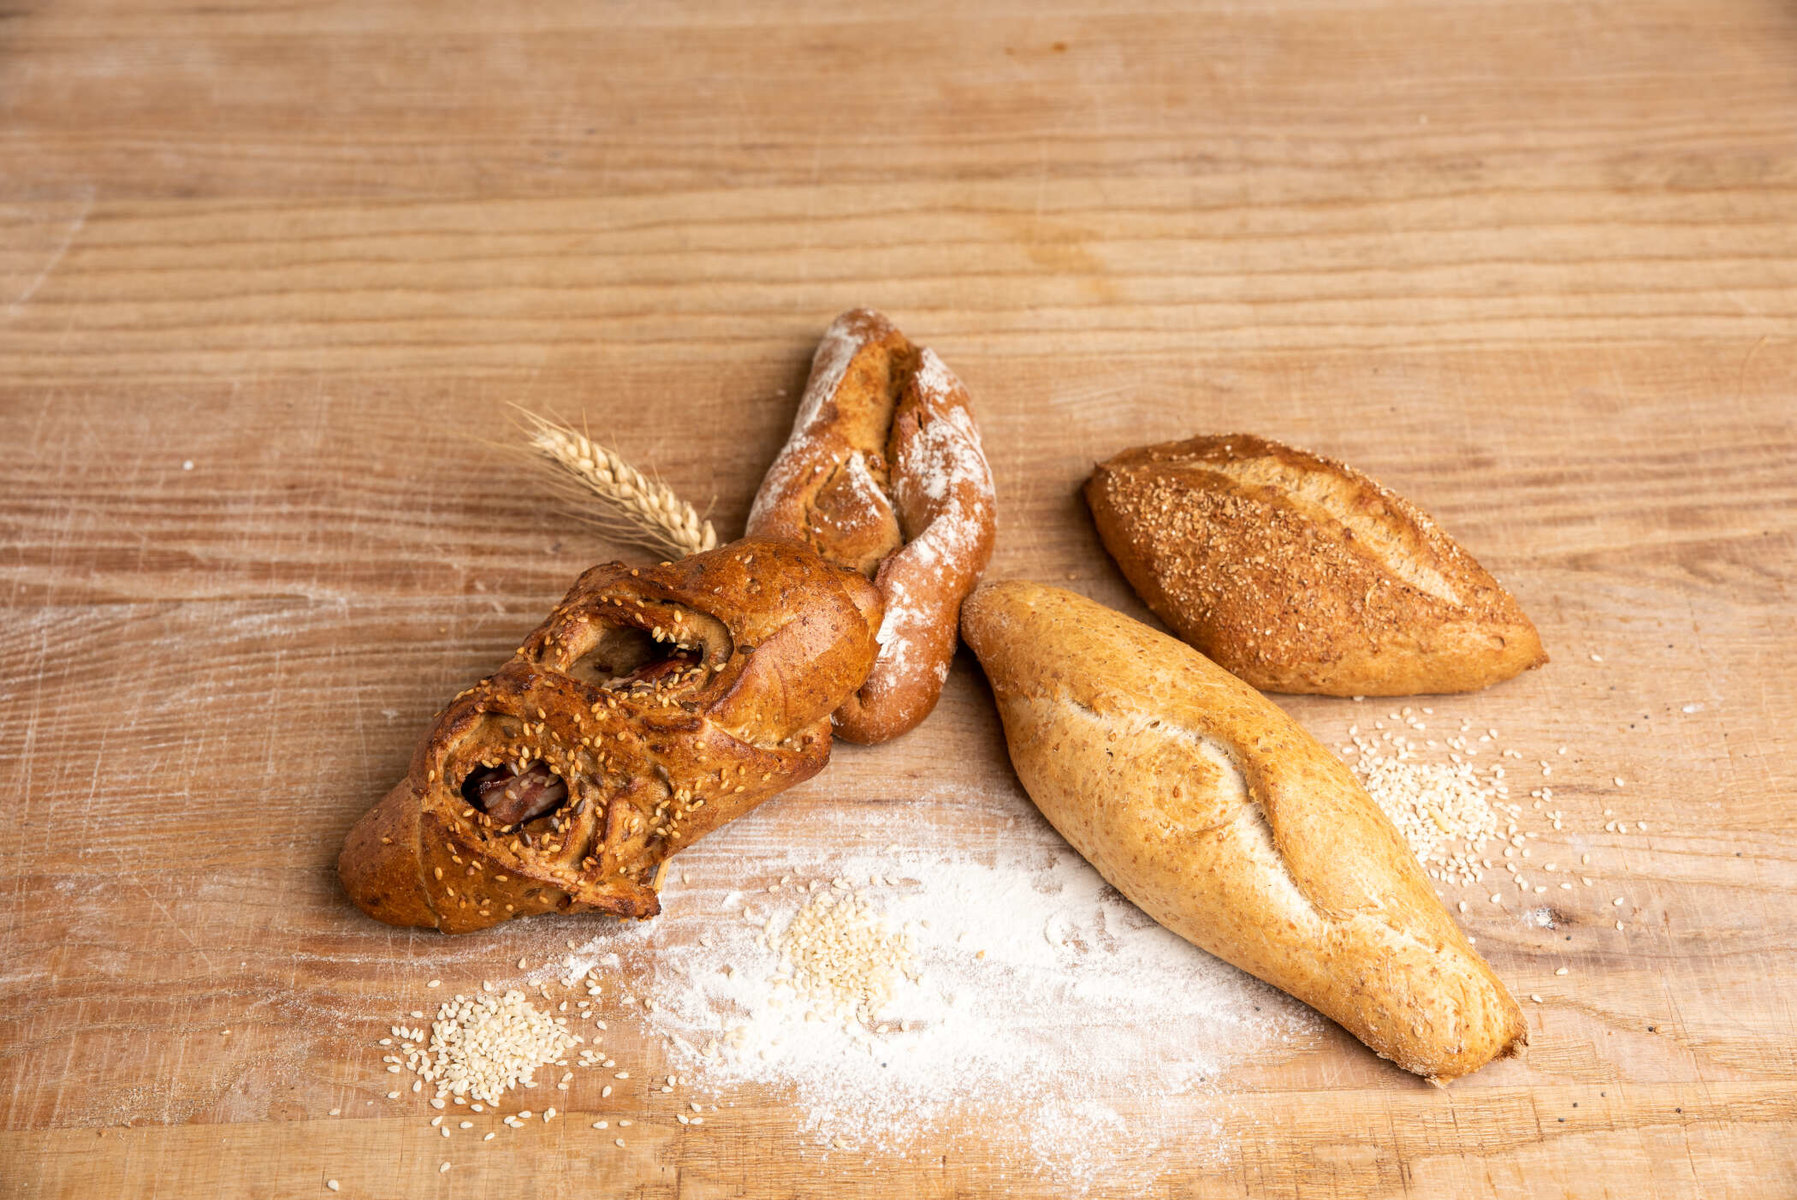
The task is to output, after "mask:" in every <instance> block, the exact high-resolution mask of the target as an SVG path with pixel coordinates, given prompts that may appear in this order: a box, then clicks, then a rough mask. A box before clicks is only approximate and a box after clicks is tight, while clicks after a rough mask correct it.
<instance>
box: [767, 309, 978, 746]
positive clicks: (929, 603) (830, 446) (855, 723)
mask: <svg viewBox="0 0 1797 1200" xmlns="http://www.w3.org/2000/svg"><path fill="white" fill-rule="evenodd" d="M997 511H998V505H997V501H996V499H995V498H994V496H993V491H992V471H991V469H990V468H989V467H988V466H987V464H986V455H985V451H984V450H983V449H982V448H981V445H980V431H979V429H978V427H977V426H975V424H974V421H973V412H972V410H971V409H970V408H969V407H968V403H967V389H966V388H965V387H963V386H962V385H961V381H960V380H959V379H957V378H956V377H955V374H954V372H952V371H950V370H949V369H948V367H947V366H945V365H944V364H943V362H942V360H941V359H940V358H938V357H936V354H935V352H934V351H932V350H928V349H925V348H922V347H918V346H914V345H912V344H911V343H910V342H909V341H907V340H906V338H905V335H904V334H902V333H900V332H899V331H898V330H897V329H896V328H895V327H894V326H893V324H892V322H891V321H889V320H887V319H886V318H885V317H884V316H882V315H881V314H880V313H877V312H874V311H873V310H871V309H865V308H858V309H854V310H852V311H850V312H845V313H843V314H842V315H841V316H839V317H837V318H836V320H834V321H833V322H831V323H830V327H829V329H827V330H825V332H824V337H823V340H822V341H821V342H820V343H819V344H818V347H817V353H816V355H815V356H814V357H813V359H812V362H811V378H810V380H809V382H808V383H807V384H806V386H805V395H804V398H803V400H801V401H800V404H799V412H798V417H797V419H796V420H795V421H794V422H793V428H792V436H791V438H790V439H789V440H788V441H787V443H786V446H785V448H784V449H782V450H781V451H780V455H779V457H778V458H776V459H775V460H774V464H773V466H771V467H770V468H768V473H767V476H766V478H765V479H763V480H762V483H761V489H760V491H759V492H758V493H757V494H756V496H755V505H754V507H753V509H751V510H750V513H749V523H748V535H749V536H750V537H759V538H787V539H790V540H792V541H796V542H803V543H804V544H805V545H807V546H810V547H811V548H812V549H814V550H816V551H817V552H818V553H819V554H821V555H823V557H824V558H825V559H826V560H828V561H829V562H833V563H836V564H837V565H838V566H843V567H848V568H850V569H851V570H855V571H859V572H860V573H861V574H863V575H864V576H866V577H868V578H869V579H872V580H873V582H874V586H875V587H877V588H878V589H879V590H880V595H881V597H882V599H883V600H884V602H885V606H886V616H885V620H884V622H883V623H882V624H881V626H880V632H879V642H880V657H879V659H878V660H877V661H876V662H875V663H874V669H873V672H872V674H870V675H869V676H868V678H867V682H866V683H865V684H864V685H863V686H862V687H861V689H860V691H858V692H856V693H855V695H853V696H851V697H850V698H849V699H848V700H847V701H846V702H845V703H844V704H843V706H842V707H841V708H840V709H838V710H837V712H836V732H837V735H838V736H840V737H842V738H844V739H846V740H848V741H851V742H869V743H871V742H884V741H888V740H890V739H892V738H895V737H897V736H899V735H900V734H902V733H905V732H907V731H909V730H911V729H913V728H915V727H916V726H917V725H918V723H919V722H921V721H922V720H923V719H924V718H925V717H927V716H929V715H930V712H931V710H932V709H934V708H935V707H936V700H937V698H938V697H939V696H940V695H941V694H942V684H943V680H944V679H946V678H947V676H948V667H949V662H950V660H951V659H952V658H953V657H954V653H955V641H956V622H957V619H958V616H959V613H960V608H961V600H962V598H963V597H965V596H966V595H967V593H968V592H969V591H971V590H972V589H973V586H974V585H975V584H976V583H978V582H979V578H980V573H981V572H982V571H984V570H985V569H986V562H987V560H988V559H989V558H991V556H992V542H993V536H994V527H995V522H996V517H997Z"/></svg>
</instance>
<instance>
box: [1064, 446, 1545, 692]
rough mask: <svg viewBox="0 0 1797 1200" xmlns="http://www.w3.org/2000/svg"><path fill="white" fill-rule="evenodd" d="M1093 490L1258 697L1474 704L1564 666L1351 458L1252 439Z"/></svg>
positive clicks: (1100, 517) (1186, 625) (1178, 622)
mask: <svg viewBox="0 0 1797 1200" xmlns="http://www.w3.org/2000/svg"><path fill="white" fill-rule="evenodd" d="M1085 494H1086V501H1087V503H1088V504H1089V506H1090V507H1091V509H1092V517H1093V520H1094V522H1095V523H1096V524H1097V526H1098V532H1099V536H1100V537H1101V538H1102V539H1103V540H1104V544H1105V548H1106V549H1108V550H1109V551H1110V552H1111V556H1112V557H1113V558H1115V559H1116V560H1117V565H1118V566H1119V567H1120V568H1122V570H1123V574H1124V575H1125V577H1127V578H1128V580H1129V582H1130V585H1131V586H1132V587H1134V588H1135V590H1136V593H1137V594H1138V595H1139V596H1141V597H1142V599H1143V601H1144V602H1146V603H1147V605H1148V607H1149V608H1151V609H1153V610H1154V612H1155V614H1156V615H1157V616H1159V617H1160V618H1161V619H1162V620H1164V621H1166V622H1167V624H1168V625H1170V626H1172V627H1173V629H1174V630H1175V631H1176V632H1177V633H1178V634H1179V635H1180V636H1181V637H1183V638H1185V639H1186V640H1187V641H1188V642H1190V643H1192V645H1194V646H1196V647H1197V648H1198V649H1199V650H1201V651H1203V652H1204V653H1205V654H1207V655H1209V656H1210V657H1211V658H1212V659H1214V660H1215V661H1216V662H1218V663H1220V664H1221V665H1222V666H1224V667H1226V668H1228V669H1229V670H1230V671H1233V672H1234V673H1235V674H1237V675H1239V676H1240V677H1241V678H1243V679H1245V680H1247V681H1248V682H1249V683H1251V684H1253V685H1254V686H1255V687H1258V688H1263V689H1265V690H1267V691H1273V692H1314V693H1320V694H1322V695H1329V696H1403V695H1411V694H1414V693H1418V692H1465V691H1473V690H1476V689H1478V688H1482V687H1487V686H1489V685H1491V684H1493V683H1498V682H1501V681H1502V680H1505V679H1509V678H1510V677H1511V676H1513V675H1516V674H1517V673H1519V672H1521V671H1523V670H1526V669H1528V668H1530V667H1538V666H1540V665H1542V664H1543V663H1545V662H1546V661H1547V654H1546V652H1545V651H1544V650H1543V649H1542V646H1541V638H1540V637H1539V635H1537V634H1536V632H1535V627H1534V625H1532V624H1531V623H1530V622H1529V619H1528V617H1526V616H1524V615H1523V612H1522V609H1521V607H1520V606H1518V604H1517V603H1516V600H1515V599H1514V598H1513V597H1512V596H1511V595H1510V593H1508V592H1507V591H1505V590H1504V589H1503V587H1502V586H1500V585H1499V584H1498V582H1497V580H1495V579H1493V578H1492V577H1491V576H1490V575H1489V574H1488V573H1487V572H1486V571H1485V569H1484V568H1483V567H1481V566H1480V565H1479V564H1478V563H1477V562H1475V561H1474V560H1473V557H1472V555H1470V554H1468V553H1467V552H1466V551H1465V550H1463V549H1461V547H1460V546H1459V544H1458V543H1456V542H1455V541H1454V539H1453V538H1451V537H1449V536H1448V535H1447V534H1445V533H1443V532H1442V531H1441V530H1440V529H1439V528H1438V527H1437V526H1436V525H1435V523H1434V522H1433V521H1432V520H1430V519H1429V517H1428V515H1427V514H1425V513H1423V512H1422V511H1421V510H1419V509H1418V508H1416V507H1415V506H1414V505H1412V504H1410V503H1409V502H1407V501H1406V500H1404V499H1403V498H1402V497H1401V496H1399V495H1397V494H1396V493H1395V492H1392V491H1390V490H1389V489H1387V488H1384V487H1381V486H1380V485H1379V484H1378V483H1376V482H1375V481H1374V480H1372V479H1370V478H1369V477H1367V476H1366V475H1364V474H1362V473H1361V472H1359V471H1356V470H1354V469H1353V468H1351V467H1348V466H1346V465H1344V464H1342V463H1340V462H1337V461H1335V460H1334V459H1330V458H1324V457H1322V456H1321V455H1317V454H1311V453H1309V452H1308V451H1304V450H1298V449H1294V448H1293V447H1290V446H1285V445H1281V444H1280V443H1278V442H1274V441H1269V440H1267V439H1265V438H1258V437H1254V436H1252V435H1250V434H1227V435H1221V436H1215V437H1196V438H1192V439H1190V440H1189V441H1184V442H1167V443H1164V444H1161V445H1157V446H1143V447H1139V448H1137V449H1134V450H1129V451H1125V452H1124V453H1122V454H1119V455H1117V456H1116V457H1115V458H1113V459H1111V460H1110V461H1109V462H1105V463H1101V464H1100V465H1099V466H1098V468H1097V469H1096V470H1095V471H1093V473H1092V477H1091V478H1090V479H1089V480H1087V482H1086V487H1085Z"/></svg>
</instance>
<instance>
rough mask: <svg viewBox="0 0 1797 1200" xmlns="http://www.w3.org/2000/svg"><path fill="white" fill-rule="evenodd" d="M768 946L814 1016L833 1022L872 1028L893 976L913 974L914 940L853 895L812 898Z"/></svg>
mask: <svg viewBox="0 0 1797 1200" xmlns="http://www.w3.org/2000/svg"><path fill="white" fill-rule="evenodd" d="M774 948H775V949H777V950H778V951H779V952H780V955H781V958H782V960H783V961H784V963H785V964H786V965H787V966H788V967H790V969H791V979H792V983H793V986H794V989H795V990H796V991H798V992H799V993H800V994H801V995H803V996H804V997H805V998H806V999H807V1000H808V1001H809V1002H810V1004H811V1007H812V1013H814V1014H816V1018H817V1019H822V1020H830V1021H834V1022H836V1023H837V1024H846V1023H849V1022H852V1021H859V1022H860V1023H861V1024H863V1025H872V1024H873V1023H874V1022H875V1020H877V1019H878V1017H879V1014H880V1010H881V1009H882V1008H884V1007H885V1006H886V1003H887V1002H888V1001H889V1000H891V998H892V989H893V986H894V984H895V983H896V982H897V981H898V979H899V977H900V976H901V975H902V976H906V977H909V978H911V979H913V980H915V979H916V978H917V975H918V968H917V966H916V956H917V939H916V938H915V937H914V936H913V935H912V934H911V933H909V932H906V931H902V930H896V929H893V928H892V926H891V925H889V924H888V923H887V922H886V921H885V920H884V919H883V918H882V917H881V916H880V915H879V913H877V912H876V911H875V910H874V909H873V907H872V906H871V905H870V904H869V903H868V901H867V899H866V898H865V897H864V896H862V895H861V894H860V893H858V892H848V893H842V892H838V891H827V892H824V893H822V894H821V895H818V896H816V897H815V898H813V899H812V900H811V902H810V903H809V904H807V905H805V907H803V908H801V909H800V910H799V911H798V912H797V913H796V914H795V915H794V916H793V918H792V921H791V922H790V923H789V924H788V925H787V927H786V929H785V931H784V932H783V933H782V934H780V935H779V937H778V938H777V939H776V940H775V942H774ZM807 1015H808V1016H809V1015H810V1014H807Z"/></svg>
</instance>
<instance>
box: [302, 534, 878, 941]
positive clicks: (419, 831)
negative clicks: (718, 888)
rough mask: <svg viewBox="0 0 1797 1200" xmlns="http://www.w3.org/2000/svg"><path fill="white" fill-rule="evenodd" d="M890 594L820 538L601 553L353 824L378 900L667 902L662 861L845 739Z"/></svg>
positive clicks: (444, 903)
mask: <svg viewBox="0 0 1797 1200" xmlns="http://www.w3.org/2000/svg"><path fill="white" fill-rule="evenodd" d="M880 611H881V610H880V597H879V594H878V593H877V592H876V591H875V590H874V588H873V587H872V586H871V585H870V584H869V583H868V582H867V581H866V580H864V579H862V578H861V577H860V576H858V575H855V574H854V573H852V572H849V571H844V570H841V569H839V568H837V567H832V566H830V565H829V564H828V563H825V562H824V561H823V560H822V559H820V558H819V557H818V556H817V555H816V554H814V553H812V552H811V551H810V550H807V549H805V548H804V547H802V546H796V545H793V544H791V543H788V542H764V541H742V542H736V543H734V544H732V545H729V546H724V547H722V548H720V549H717V550H712V551H708V552H706V553H704V554H696V555H694V556H692V557H690V558H685V559H682V560H680V561H679V562H675V563H663V564H662V565H660V566H658V567H645V568H642V569H640V570H639V569H635V568H631V567H627V566H625V565H624V564H622V563H609V564H607V565H605V566H599V567H594V568H593V569H592V570H590V571H588V572H587V573H586V574H584V575H582V576H581V577H580V579H579V580H578V581H577V582H576V583H575V584H574V587H573V589H572V590H571V591H569V593H568V595H567V597H566V598H565V599H563V601H562V602H561V604H560V605H558V606H557V607H556V609H555V611H554V612H553V613H551V614H550V616H549V619H548V620H547V621H545V622H544V623H543V624H542V625H540V626H538V627H537V629H536V630H535V632H533V633H532V634H531V635H530V636H529V637H528V638H526V639H525V641H524V645H523V646H521V647H519V649H518V652H517V654H516V655H515V656H514V657H513V658H512V660H511V661H510V662H508V663H506V664H505V665H504V666H503V667H501V668H500V669H499V670H498V671H497V672H495V673H494V674H493V675H492V677H491V678H488V679H483V680H481V682H480V683H478V684H476V685H475V686H474V687H472V688H469V689H468V690H467V691H465V692H463V693H462V694H461V695H460V696H457V697H456V699H455V700H454V701H453V702H452V703H451V704H450V706H449V707H448V709H446V710H445V711H444V712H443V714H442V715H441V716H440V717H438V718H437V723H436V725H435V726H434V727H433V728H432V729H431V732H430V734H429V736H428V737H426V738H425V740H424V742H423V743H422V744H421V745H420V746H419V747H418V750H417V752H416V753H415V754H414V755H413V757H412V768H411V771H410V773H409V774H408V775H407V776H406V778H405V779H404V780H402V781H401V782H400V783H399V785H398V786H396V787H395V788H394V789H393V790H392V791H391V792H389V793H388V794H387V797H386V799H384V800H382V801H381V803H380V804H379V805H377V806H376V807H375V808H373V809H371V810H370V811H369V812H368V814H367V815H365V816H364V817H363V818H362V819H361V820H360V821H359V822H357V824H356V826H355V828H354V829H352V830H351V831H350V834H349V837H348V838H347V839H346V841H345V842H344V846H343V854H342V857H341V858H340V859H339V860H338V864H337V869H338V873H339V874H340V875H341V876H342V879H343V883H344V886H345V887H346V888H347V889H348V890H349V894H350V897H351V898H352V899H354V900H355V902H356V904H357V905H358V906H359V907H360V908H361V909H362V910H363V911H364V912H366V913H368V915H370V916H372V917H375V918H377V919H379V920H382V921H385V922H387V923H388V924H390V925H434V926H435V927H437V928H438V929H441V930H443V931H444V932H445V933H466V932H468V931H470V930H474V929H484V928H486V927H487V926H490V925H496V924H498V923H499V922H501V921H506V920H509V919H511V918H513V917H522V916H528V915H531V914H533V913H542V912H551V911H561V912H587V911H598V912H608V913H615V914H618V915H620V916H631V917H646V916H653V915H654V914H655V913H657V912H659V911H660V908H661V906H660V903H659V901H658V900H657V897H656V894H655V889H654V886H653V875H654V871H655V868H656V867H657V866H658V865H659V864H660V863H661V862H662V860H664V859H665V858H667V857H668V856H669V855H670V854H673V853H674V852H675V851H676V850H679V849H682V848H684V847H686V846H688V845H691V844H692V843H693V842H695V841H697V840H698V839H699V838H701V837H703V836H704V835H705V834H706V833H709V832H710V831H711V830H713V829H716V828H717V827H718V826H720V825H722V824H724V823H725V822H727V821H732V820H734V819H736V818H737V817H739V816H741V815H742V814H744V813H746V812H748V811H749V810H750V809H752V808H754V807H755V806H756V805H757V804H760V803H761V802H762V801H763V800H766V799H767V798H768V797H770V796H772V795H774V794H775V793H777V792H780V791H782V790H784V789H785V788H788V787H791V786H792V785H793V784H795V783H799V782H801V781H803V780H805V779H809V778H810V777H811V776H812V775H815V774H816V773H817V772H818V771H820V770H822V769H823V766H824V764H825V763H826V762H827V761H829V757H830V720H829V716H830V713H831V712H832V711H833V710H834V709H835V708H836V707H837V706H838V705H840V704H841V703H842V701H843V698H844V697H846V696H848V695H850V694H851V693H852V692H853V691H854V690H855V688H856V687H858V686H860V684H861V681H862V680H863V679H864V678H866V676H867V672H868V669H869V667H871V666H872V664H873V660H874V655H875V653H876V651H877V649H878V646H877V644H876V643H875V641H874V631H875V630H876V629H877V628H878V627H879V622H880Z"/></svg>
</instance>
